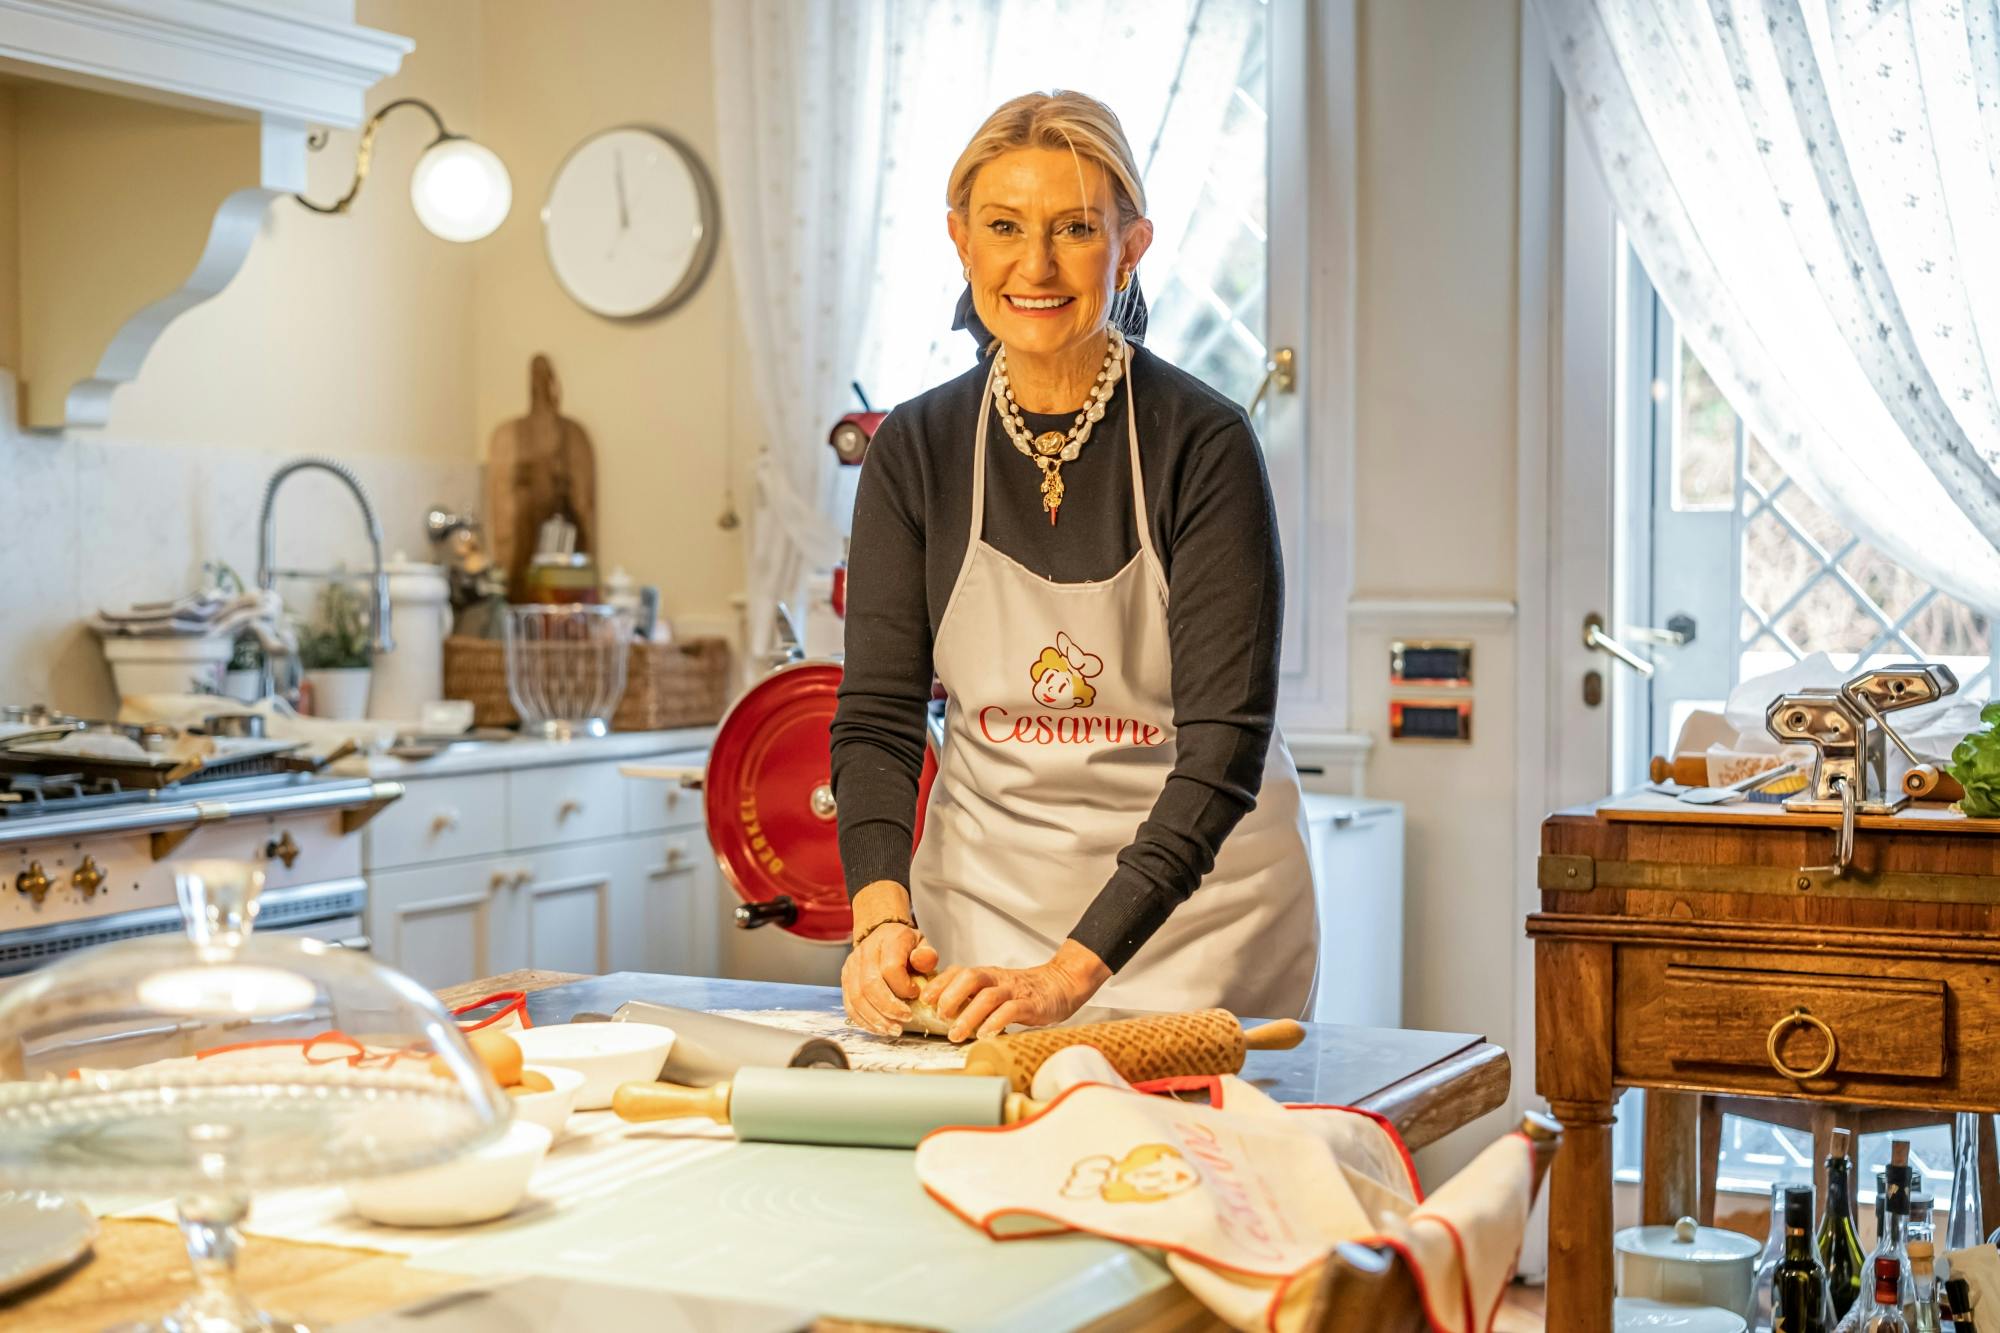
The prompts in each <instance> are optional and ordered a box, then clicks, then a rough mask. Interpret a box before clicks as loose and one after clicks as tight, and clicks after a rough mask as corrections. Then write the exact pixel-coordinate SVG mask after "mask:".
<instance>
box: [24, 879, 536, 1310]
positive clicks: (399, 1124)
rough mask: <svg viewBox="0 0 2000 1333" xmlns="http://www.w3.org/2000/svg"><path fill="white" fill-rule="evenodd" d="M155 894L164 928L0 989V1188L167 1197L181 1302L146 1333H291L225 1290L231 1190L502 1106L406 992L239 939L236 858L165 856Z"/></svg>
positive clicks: (423, 1157)
mask: <svg viewBox="0 0 2000 1333" xmlns="http://www.w3.org/2000/svg"><path fill="white" fill-rule="evenodd" d="M175 884H176V887H177V889H178V892H179V896H180V906H181V913H182V917H183V920H184V922H185V924H186V927H187V931H186V934H184V935H178V936H154V937H150V938H142V939H132V940H123V941H119V942H117V943H113V944H107V945H104V946H102V947H101V948H97V949H91V950H88V951H86V952H83V953H79V954H77V955H75V956H74V957H71V958H67V959H64V960H62V961H60V962H57V963H54V964H51V965H50V966H48V967H45V968H43V969H41V970H40V971H37V972H35V973H32V974H31V975H29V976H28V977H26V978H24V979H22V981H21V982H20V983H19V984H17V985H16V986H14V987H13V988H12V989H10V990H8V991H7V992H6V993H5V994H4V995H0V1186H22V1187H29V1188H36V1189H44V1190H64V1191H70V1192H77V1191H93V1192H100V1193H108V1192H117V1193H121V1194H126V1193H136V1194H152V1195H157V1196H163V1197H164V1196H172V1197H173V1198H174V1200H175V1201H176V1204H177V1206H178V1209H179V1213H180V1225H181V1231H182V1233H183V1235H184V1237H185V1238H186V1240H187V1246H188V1253H189V1257H190V1259H191V1261H192V1262H193V1264H194V1268H195V1277H196V1284H195V1291H194V1294H193V1295H192V1296H190V1297H189V1298H188V1300H187V1302H186V1303H184V1304H183V1305H182V1306H181V1307H180V1308H179V1309H177V1310H175V1311H174V1312H172V1313H171V1314H168V1315H166V1316H165V1317H164V1318H163V1319H162V1320H161V1321H160V1322H159V1323H157V1324H153V1325H149V1326H147V1327H150V1328H158V1329H161V1330H173V1331H175V1333H179V1331H183V1330H200V1333H230V1331H231V1330H237V1329H274V1328H276V1329H291V1328H295V1327H297V1325H296V1324H294V1323H293V1322H292V1321H290V1320H286V1319H279V1318H276V1317H273V1316H269V1315H266V1314H264V1313H262V1312H260V1311H258V1310H257V1309H256V1308H255V1307H254V1306H253V1305H252V1304H250V1303H249V1302H248V1301H246V1300H245V1299H244V1298H243V1296H242V1295H241V1293H240V1291H239V1290H238V1288H237V1286H236V1284H235V1279H234V1261H235V1251H236V1247H237V1245H238V1243H239V1237H238V1234H237V1226H238V1224H239V1223H240V1222H241V1221H242V1220H243V1218H244V1217H245V1216H246V1215H247V1213H248V1211H249V1197H250V1194H251V1193H252V1192H253V1191H255V1190H260V1189H278V1188H288V1187H294V1186H306V1185H328V1184H335V1183H339V1182H344V1181H351V1180H357V1179H361V1178H364V1177H369V1176H377V1175H393V1174H397V1173H400V1172H405V1171H411V1170H415V1169H418V1168H421V1167H425V1166H430V1165H433V1164H435V1163H438V1162H441V1161H444V1160H446V1159H447V1158H451V1157H454V1156H457V1155H458V1154H459V1153H462V1152H466V1151H468V1150H470V1149H473V1148H476V1147H479V1146H481V1145H483V1144H485V1143H487V1142H489V1141H490V1140H492V1139H493V1138H495V1137H497V1136H498V1135H499V1134H500V1133H501V1131H502V1130H503V1129H504V1128H505V1127H506V1124H507V1122H508V1119H509V1117H510V1116H511V1114H512V1109H511V1106H510V1104H509V1102H508V1099H507V1097H506V1096H505V1095H504V1094H503V1093H502V1092H501V1091H500V1089H499V1087H498V1086H497V1085H496V1084H495V1083H494V1082H493V1080H492V1078H491V1076H490V1075H489V1074H488V1073H487V1072H486V1069H485V1068H484V1066H482V1065H481V1064H480V1062H479V1060H478V1059H477V1058H476V1057H475V1056H474V1055H473V1054H472V1052H471V1051H470V1050H469V1049H468V1048H467V1046H466V1044H465V1041H464V1039H463V1037H462V1036H461V1035H460V1033H459V1029H458V1025H457V1024H456V1023H455V1022H454V1021H453V1020H452V1018H451V1016H450V1015H449V1014H448V1013H446V1012H445V1010H444V1008H443V1006H442V1005H440V1004H439V1003H438V1001H437V999H436V997H434V996H432V995H431V994H430V993H429V992H428V991H426V990H425V989H424V988H423V987H421V986H419V985H418V984H417V983H416V982H414V981H412V980H411V979H410V978H408V977H406V976H403V975H402V974H401V973H398V972H394V971H391V970H390V969H388V968H386V967H383V966H382V965H380V964H378V963H376V962H374V961H372V960H371V959H370V958H369V957H368V956H367V955H366V954H363V953H358V952H355V951H352V950H348V949H341V948H337V947H335V946H332V945H328V944H325V943H322V942H320V941H318V940H313V939H306V938H300V937H295V936H285V937H268V938H258V937H257V936H255V935H254V934H253V933H252V931H251V925H252V923H253V921H254V920H255V918H256V915H257V895H258V894H259V892H260V891H261V890H262V888H263V872H262V871H261V870H260V869H259V868H258V867H257V866H256V865H254V864H251V863H248V862H236V861H195V862H187V863H183V864H181V865H178V866H176V867H175Z"/></svg>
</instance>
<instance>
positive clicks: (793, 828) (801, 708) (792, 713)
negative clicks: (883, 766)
mask: <svg viewBox="0 0 2000 1333" xmlns="http://www.w3.org/2000/svg"><path fill="white" fill-rule="evenodd" d="M840 675H841V670H840V663H839V662H835V661H824V660H808V661H803V662H794V663H792V664H790V665H789V666H783V667H779V668H778V669H777V670H775V671H773V672H772V673H771V674H770V675H768V676H766V677H764V678H763V679H762V680H760V681H758V682H757V683H756V684H755V685H753V686H751V687H750V689H749V691H748V692H746V693H745V694H744V695H743V697H742V698H740V699H738V700H737V701H736V703H735V704H734V705H733V706H732V707H731V708H730V710H729V712H728V713H727V714H726V715H724V717H723V719H722V722H721V724H720V725H719V726H718V727H717V728H716V733H715V743H714V745H713V746H712V747H711V748H710V750H709V757H708V770H707V773H706V775H705V777H704V779H703V782H702V803H703V807H704V812H705V813H706V815H707V818H708V836H709V841H710V843H711V844H712V845H713V846H714V848H715V853H716V859H717V860H718V861H719V862H720V863H721V865H722V873H723V874H724V875H726V876H728V878H729V883H730V885H731V886H732V887H733V888H734V889H735V890H736V893H737V896H738V897H740V898H741V899H742V900H743V901H742V902H741V903H740V904H739V905H738V906H737V908H736V924H737V925H739V926H742V927H746V928H748V927H754V926H762V925H776V926H779V927H781V928H782V929H784V930H787V931H790V932H791V933H792V934H794V935H797V936H799V937H800V938H801V939H807V940H813V941H816V942H820V943H826V944H844V943H846V942H847V938H848V936H849V934H851V933H852V930H853V923H854V917H853V913H852V912H851V911H850V910H849V907H848V902H847V883H846V880H845V878H844V877H843V876H842V873H841V867H840V841H839V836H838V827H837V824H836V821H835V815H836V813H837V812H836V810H835V808H834V802H833V776H832V775H833V761H832V746H831V736H830V733H831V730H832V727H833V714H834V709H835V707H836V705H837V702H838V701H837V698H836V695H837V693H838V691H839V689H840ZM932 736H933V740H932V742H931V743H930V744H927V745H926V746H925V748H924V768H923V775H922V776H921V777H920V778H919V779H918V782H917V817H916V834H917V837H918V838H922V837H923V832H924V810H925V807H926V805H927V803H928V801H929V799H930V791H931V783H932V781H933V780H934V779H935V778H936V777H937V747H936V743H935V738H934V737H935V734H934V733H932Z"/></svg>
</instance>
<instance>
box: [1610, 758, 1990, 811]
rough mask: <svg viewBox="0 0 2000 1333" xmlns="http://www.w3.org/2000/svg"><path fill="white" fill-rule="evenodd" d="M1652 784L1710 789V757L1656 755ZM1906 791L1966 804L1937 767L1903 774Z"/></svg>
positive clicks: (1961, 791)
mask: <svg viewBox="0 0 2000 1333" xmlns="http://www.w3.org/2000/svg"><path fill="white" fill-rule="evenodd" d="M1649 776H1651V778H1652V780H1653V781H1655V782H1666V781H1668V780H1670V779H1671V780H1672V781H1674V782H1677V783H1679V784H1680V785H1681V786H1683V787H1706V786H1707V785H1708V756H1707V755H1705V754H1677V755H1675V756H1674V757H1673V758H1672V759H1669V758H1667V757H1666V756H1665V755H1658V754H1656V755H1654V756H1653V762H1652V764H1651V766H1650V773H1649ZM1903 790H1904V791H1906V792H1908V793H1909V794H1910V795H1911V796H1912V797H1913V798H1915V799H1916V800H1919V801H1945V802H1947V803H1949V802H1953V801H1962V800H1964V799H1965V788H1964V787H1961V786H1960V785H1959V784H1958V779H1957V778H1955V777H1953V776H1952V775H1951V774H1949V773H1946V772H1944V771H1943V770H1941V769H1940V768H1938V766H1937V765H1936V764H1919V765H1917V766H1916V767H1914V768H1912V769H1910V770H1909V771H1908V772H1907V773H1905V774H1903Z"/></svg>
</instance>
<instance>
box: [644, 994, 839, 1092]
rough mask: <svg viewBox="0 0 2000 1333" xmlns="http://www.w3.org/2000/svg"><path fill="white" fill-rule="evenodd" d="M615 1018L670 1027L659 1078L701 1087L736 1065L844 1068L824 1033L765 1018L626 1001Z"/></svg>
mask: <svg viewBox="0 0 2000 1333" xmlns="http://www.w3.org/2000/svg"><path fill="white" fill-rule="evenodd" d="M614 1018H615V1019H616V1021H618V1022H620V1023H651V1024H654V1025H655V1026H658V1027H668V1028H672V1029H673V1030H674V1045H673V1049H672V1050H670V1051H668V1052H667V1063H666V1067H665V1068H663V1069H662V1070H660V1077H661V1078H662V1079H664V1080H665V1081H666V1082H668V1083H678V1084H682V1085H684V1086H686V1087H691V1088H705V1087H708V1086H709V1085H710V1084H713V1083H719V1082H721V1081H722V1080H723V1079H726V1078H730V1077H733V1076H734V1075H735V1074H736V1072H737V1071H738V1070H740V1069H745V1068H752V1067H755V1068H769V1069H813V1068H824V1069H845V1068H847V1053H846V1052H845V1051H843V1050H841V1049H840V1046H839V1044H838V1043H837V1042H833V1041H830V1040H828V1039H827V1038H825V1037H807V1036H803V1035H801V1034H800V1033H797V1032H787V1031H786V1030H785V1029H784V1028H779V1027H771V1026H769V1025H767V1024H764V1023H751V1022H747V1021H745V1020H744V1019H741V1018H724V1017H723V1016H722V1015H720V1014H705V1013H702V1012H701V1011H700V1010H699V1009H677V1008H675V1007H674V1006H672V1005H667V1004H648V1003H647V1002H646V1001H644V1000H628V1001H627V1002H626V1003H624V1004H622V1005H620V1006H618V1012H617V1014H616V1015H614Z"/></svg>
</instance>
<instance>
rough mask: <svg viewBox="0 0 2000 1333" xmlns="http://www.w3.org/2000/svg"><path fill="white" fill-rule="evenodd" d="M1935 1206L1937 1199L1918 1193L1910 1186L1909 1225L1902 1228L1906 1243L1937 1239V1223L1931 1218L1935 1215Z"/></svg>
mask: <svg viewBox="0 0 2000 1333" xmlns="http://www.w3.org/2000/svg"><path fill="white" fill-rule="evenodd" d="M1936 1206H1937V1201H1936V1200H1935V1199H1933V1198H1932V1197H1931V1196H1930V1195H1928V1194H1919V1193H1917V1192H1916V1190H1915V1188H1914V1187H1912V1189H1911V1193H1910V1221H1909V1225H1908V1226H1906V1227H1905V1228H1904V1230H1903V1239H1904V1241H1905V1242H1906V1243H1907V1242H1909V1241H1913V1240H1928V1241H1935V1240H1936V1239H1937V1225H1936V1222H1935V1221H1934V1220H1933V1219H1935V1217H1936V1216H1937V1213H1936Z"/></svg>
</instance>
